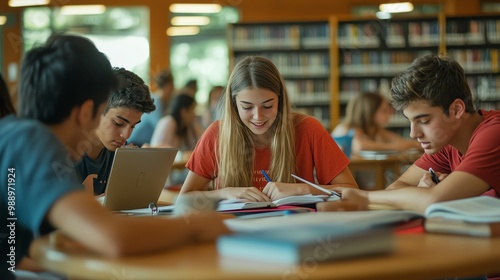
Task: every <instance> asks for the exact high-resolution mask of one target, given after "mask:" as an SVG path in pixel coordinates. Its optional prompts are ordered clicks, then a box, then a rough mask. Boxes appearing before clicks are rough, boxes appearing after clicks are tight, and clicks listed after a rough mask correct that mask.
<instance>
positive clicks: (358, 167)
mask: <svg viewBox="0 0 500 280" xmlns="http://www.w3.org/2000/svg"><path fill="white" fill-rule="evenodd" d="M420 155H421V153H414V152H413V153H411V152H406V153H405V152H403V153H401V154H398V155H391V156H383V157H380V158H363V157H360V156H356V155H353V156H351V158H350V160H351V163H350V164H349V170H350V171H351V173H352V174H353V175H354V174H355V173H356V171H363V170H373V171H375V188H374V189H375V190H377V189H378V190H383V189H385V188H386V186H387V185H388V184H390V183H392V182H388V181H387V180H386V171H387V170H391V171H392V172H393V178H394V179H397V178H398V177H399V176H400V175H401V169H402V167H403V166H404V165H411V164H413V162H414V161H415V160H416V159H418V158H419V157H420Z"/></svg>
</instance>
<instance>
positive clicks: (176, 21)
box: [170, 16, 210, 25]
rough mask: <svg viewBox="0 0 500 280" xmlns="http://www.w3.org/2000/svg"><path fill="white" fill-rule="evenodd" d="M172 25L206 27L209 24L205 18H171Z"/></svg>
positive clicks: (208, 19) (207, 18) (208, 20)
mask: <svg viewBox="0 0 500 280" xmlns="http://www.w3.org/2000/svg"><path fill="white" fill-rule="evenodd" d="M170 22H171V23H172V25H207V24H209V23H210V18H209V17H205V16H197V17H180V16H178V17H173V18H172V20H171V21H170Z"/></svg>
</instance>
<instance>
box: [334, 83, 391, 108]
mask: <svg viewBox="0 0 500 280" xmlns="http://www.w3.org/2000/svg"><path fill="white" fill-rule="evenodd" d="M390 82H391V81H390V79H344V80H342V82H341V84H340V94H339V98H340V101H341V103H346V102H347V101H349V99H350V98H351V97H352V96H355V95H356V94H358V93H360V92H380V93H382V94H388V93H389V89H390Z"/></svg>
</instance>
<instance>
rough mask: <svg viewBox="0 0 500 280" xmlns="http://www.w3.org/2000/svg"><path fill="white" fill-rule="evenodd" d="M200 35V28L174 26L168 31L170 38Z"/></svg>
mask: <svg viewBox="0 0 500 280" xmlns="http://www.w3.org/2000/svg"><path fill="white" fill-rule="evenodd" d="M198 33H200V28H199V27H198V26H182V27H175V26H172V27H169V28H168V29H167V35H168V36H187V35H196V34H198Z"/></svg>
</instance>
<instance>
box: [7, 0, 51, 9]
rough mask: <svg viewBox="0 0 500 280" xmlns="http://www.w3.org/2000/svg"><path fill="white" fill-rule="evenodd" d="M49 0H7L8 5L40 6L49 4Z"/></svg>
mask: <svg viewBox="0 0 500 280" xmlns="http://www.w3.org/2000/svg"><path fill="white" fill-rule="evenodd" d="M49 2H50V0H9V6H10V7H25V6H40V5H47V4H49Z"/></svg>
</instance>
